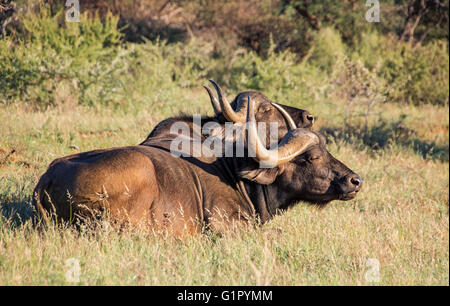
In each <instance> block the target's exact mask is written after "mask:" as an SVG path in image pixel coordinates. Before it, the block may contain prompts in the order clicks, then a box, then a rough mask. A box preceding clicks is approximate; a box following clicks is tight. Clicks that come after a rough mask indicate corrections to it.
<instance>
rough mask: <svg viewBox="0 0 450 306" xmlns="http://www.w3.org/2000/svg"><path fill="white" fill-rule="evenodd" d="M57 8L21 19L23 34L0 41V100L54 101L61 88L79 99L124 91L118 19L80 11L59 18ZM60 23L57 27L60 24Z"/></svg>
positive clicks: (102, 98)
mask: <svg viewBox="0 0 450 306" xmlns="http://www.w3.org/2000/svg"><path fill="white" fill-rule="evenodd" d="M63 17H64V16H63V14H62V11H60V13H57V14H56V15H54V16H51V15H50V13H49V10H48V9H47V8H45V7H44V6H42V7H41V8H40V11H39V13H37V14H33V13H28V14H27V15H26V16H24V18H23V25H24V29H25V31H26V33H25V35H24V37H20V38H17V39H14V38H12V37H7V38H5V39H4V40H0V87H1V88H2V91H1V92H0V99H1V100H2V101H3V102H11V101H14V100H22V101H25V102H34V103H36V104H37V105H40V106H45V105H48V104H56V103H58V101H59V98H60V97H61V96H64V95H65V94H67V93H66V92H65V93H63V95H61V91H67V90H69V91H70V92H69V93H68V95H70V96H72V98H74V99H75V100H76V101H75V103H80V104H89V105H92V104H95V103H107V102H109V101H112V100H114V99H117V98H118V96H121V94H122V93H123V92H122V91H121V87H122V84H121V78H120V75H121V74H122V73H123V72H124V71H125V70H126V69H127V68H128V66H127V56H128V53H129V51H128V50H127V49H125V48H123V46H122V45H121V42H120V38H121V34H120V32H119V30H118V29H117V18H116V17H114V16H112V15H107V16H106V17H105V19H104V20H100V19H99V18H98V17H94V18H87V16H86V15H82V16H81V18H82V21H81V22H74V23H64V20H63ZM60 24H62V26H61V25H60Z"/></svg>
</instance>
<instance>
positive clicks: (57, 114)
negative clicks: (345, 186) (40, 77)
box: [0, 89, 449, 285]
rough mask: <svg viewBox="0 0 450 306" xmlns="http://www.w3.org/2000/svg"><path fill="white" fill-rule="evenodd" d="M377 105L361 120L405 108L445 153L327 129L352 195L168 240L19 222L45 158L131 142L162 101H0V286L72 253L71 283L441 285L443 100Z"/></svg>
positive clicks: (183, 95)
mask: <svg viewBox="0 0 450 306" xmlns="http://www.w3.org/2000/svg"><path fill="white" fill-rule="evenodd" d="M179 95H180V101H181V102H180V103H181V104H182V103H185V104H183V105H184V106H183V107H181V109H182V110H184V111H186V112H188V113H189V112H190V113H193V112H202V113H207V112H208V113H210V114H211V113H212V112H211V110H210V106H209V104H208V103H209V102H208V98H207V95H206V94H205V93H203V91H201V90H200V89H195V90H180V94H179ZM230 96H231V94H230ZM187 101H194V102H191V103H187ZM280 102H281V101H280ZM289 102H291V103H290V104H294V105H296V106H298V107H299V106H301V105H298V104H297V103H293V102H292V101H286V102H285V103H289ZM302 106H303V107H304V108H306V109H308V110H310V111H311V112H312V113H313V114H314V115H316V116H318V117H319V120H318V121H317V129H321V128H324V127H339V126H340V125H341V124H342V117H341V116H338V115H336V114H340V113H339V112H337V111H336V112H335V113H334V115H333V114H331V113H330V112H329V111H328V110H329V109H333V107H334V106H333V105H332V107H330V106H329V105H328V106H327V105H314V104H308V103H305V105H302ZM335 108H337V106H336V107H335ZM382 110H385V113H383V114H382V115H381V116H373V117H371V122H370V125H371V126H375V125H376V124H377V122H376V121H377V120H385V121H387V122H394V121H395V120H398V119H399V118H400V116H401V115H402V114H403V115H406V119H405V124H406V126H407V127H408V128H410V129H414V130H415V131H417V133H416V134H415V136H414V137H418V138H419V139H421V140H423V141H427V142H430V143H431V142H433V141H434V142H435V143H436V144H438V145H440V146H443V147H444V148H446V150H447V159H446V158H444V159H442V158H437V157H436V156H434V155H433V154H430V155H428V156H425V157H424V156H423V155H422V154H421V152H419V151H418V150H414V149H413V148H411V147H409V146H408V143H407V142H405V144H403V145H402V144H398V143H392V144H390V145H389V146H386V147H384V148H381V149H378V150H373V149H372V148H370V147H367V146H364V144H361V143H359V142H358V141H357V140H355V141H349V140H348V139H346V138H345V137H335V138H331V139H329V150H330V152H332V153H333V154H334V155H335V156H336V157H337V158H338V159H340V160H342V161H343V162H344V163H345V164H347V165H348V166H349V167H350V168H352V169H354V170H355V171H356V172H358V173H359V174H360V175H361V176H362V177H363V178H364V187H363V189H362V191H361V192H360V193H359V194H358V197H357V198H356V199H355V200H352V201H349V202H341V201H335V202H333V203H332V204H330V205H329V206H327V207H325V208H323V209H319V208H317V207H314V206H310V205H308V204H307V203H299V204H298V205H297V206H296V207H294V208H293V209H290V210H289V211H287V212H286V213H284V214H282V215H280V216H277V217H275V219H274V220H272V221H271V222H269V223H267V224H266V225H264V226H261V227H257V228H255V229H252V230H248V229H247V230H238V231H237V232H232V233H225V234H224V235H222V236H219V235H216V234H203V235H198V236H194V237H190V238H185V239H184V240H176V239H174V238H171V237H160V236H155V235H153V234H152V233H148V232H144V231H140V230H130V231H128V230H125V231H122V232H118V231H116V230H114V229H113V228H110V227H107V226H106V227H102V229H98V230H95V231H94V232H92V231H85V232H83V231H82V232H81V233H80V232H78V231H76V230H75V229H73V228H67V227H55V226H50V227H49V228H47V229H44V230H42V231H37V230H35V229H33V228H32V227H31V226H30V224H29V221H27V218H28V217H29V216H30V214H31V213H32V210H31V207H30V196H31V192H32V190H33V188H34V185H35V184H36V183H37V180H38V179H39V176H40V175H41V174H42V173H43V172H44V171H45V169H46V168H47V166H48V164H49V163H50V162H51V161H52V160H53V159H55V158H56V157H60V156H63V155H67V154H71V153H75V152H78V151H87V150H91V149H97V148H106V147H112V146H124V145H134V144H138V143H139V142H141V141H142V140H143V139H144V138H145V137H146V136H147V134H148V133H149V132H150V131H151V129H152V127H153V126H154V125H155V124H156V123H157V122H158V121H159V120H161V119H163V118H165V117H167V116H170V115H172V114H174V112H173V111H172V110H171V108H170V109H167V108H166V107H165V106H164V105H162V106H161V107H160V108H159V109H156V110H155V109H154V108H148V109H146V108H145V107H140V108H136V110H135V111H128V112H125V111H120V110H116V111H113V110H111V109H110V108H107V107H104V108H100V109H97V110H94V109H92V108H84V107H77V108H74V109H69V110H67V109H49V110H46V111H39V112H36V111H33V112H32V111H29V110H27V109H26V108H24V107H22V106H8V107H3V108H2V109H1V110H0V122H1V124H0V135H1V138H0V149H2V151H0V205H1V210H2V212H3V215H4V217H3V218H1V219H0V220H1V221H0V284H2V285H17V284H43V285H47V284H51V285H53V284H70V283H68V282H67V281H66V273H67V271H68V270H69V269H70V265H69V266H66V261H67V260H68V259H70V258H75V259H77V260H79V262H80V266H81V274H80V283H77V284H81V285H88V284H89V285H101V284H102V285H113V284H123V285H131V284H133V285H134V284H139V285H175V284H179V285H256V284H258V285H264V284H272V285H317V284H318V285H329V284H331V285H448V284H449V276H448V275H449V218H448V203H449V202H448V201H449V194H448V187H449V186H448V184H449V172H448V171H449V163H448V109H447V108H442V107H431V106H430V107H424V108H420V109H419V108H415V107H410V106H401V107H400V106H398V105H392V104H384V105H381V106H379V108H378V109H377V111H382ZM380 118H381V119H380ZM430 118H433V120H431V119H430ZM355 137H356V136H355ZM13 149H14V150H15V152H14V153H11V154H10V155H9V157H8V158H5V157H6V156H7V155H8V153H10V152H11V151H12V150H13ZM8 217H11V218H10V219H9V220H7V218H8ZM20 218H22V219H23V220H20ZM23 222H25V225H20V224H21V223H23ZM370 258H375V259H376V260H378V261H379V263H380V269H379V272H380V282H375V283H370V282H367V280H366V273H367V272H368V271H369V269H370V268H371V267H369V266H367V263H368V259H370Z"/></svg>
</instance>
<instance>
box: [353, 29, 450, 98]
mask: <svg viewBox="0 0 450 306" xmlns="http://www.w3.org/2000/svg"><path fill="white" fill-rule="evenodd" d="M356 50H357V51H356V52H355V54H354V56H353V57H354V58H359V59H361V60H362V61H363V62H364V64H365V65H366V66H367V67H369V68H370V69H376V70H377V71H378V75H379V76H380V77H381V78H384V79H385V80H386V82H387V83H388V84H390V86H391V87H392V90H391V91H390V93H389V95H388V101H391V102H398V103H409V104H416V105H418V104H425V103H430V104H436V105H448V101H449V98H448V92H449V83H448V78H449V57H448V42H447V41H439V40H436V41H433V42H430V43H428V44H427V45H424V46H419V47H417V48H413V47H412V46H411V45H410V44H407V43H403V42H398V41H396V40H395V39H392V38H388V37H386V36H381V35H380V34H378V33H376V32H370V33H364V34H363V35H362V40H361V42H360V44H359V46H358V47H357V49H356Z"/></svg>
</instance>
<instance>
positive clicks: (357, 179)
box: [350, 177, 362, 187]
mask: <svg viewBox="0 0 450 306" xmlns="http://www.w3.org/2000/svg"><path fill="white" fill-rule="evenodd" d="M350 183H352V184H353V185H355V186H356V187H359V186H360V185H361V183H362V179H361V178H360V177H352V178H351V179H350Z"/></svg>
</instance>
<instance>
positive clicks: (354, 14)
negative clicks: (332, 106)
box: [0, 0, 449, 106]
mask: <svg viewBox="0 0 450 306" xmlns="http://www.w3.org/2000/svg"><path fill="white" fill-rule="evenodd" d="M1 3H2V4H1V7H0V37H1V38H0V50H1V55H0V88H2V90H1V92H0V101H1V102H3V103H5V102H6V103H10V102H12V101H15V100H21V101H23V100H25V101H31V102H32V103H34V104H36V105H40V106H42V105H44V106H45V105H48V104H55V103H58V101H57V100H58V98H57V97H56V98H55V96H57V95H58V94H57V91H58V89H57V88H55V87H54V85H52V84H48V83H50V82H49V80H54V79H56V80H63V83H64V82H65V83H67V84H63V85H64V86H65V87H68V88H72V90H73V91H74V92H77V93H78V94H77V96H76V97H75V100H76V101H75V103H82V104H96V103H106V102H113V103H120V101H122V100H126V99H127V97H129V96H130V95H129V93H128V92H127V90H126V88H124V87H125V86H124V84H127V83H128V82H127V80H125V78H126V77H133V76H136V75H139V74H143V73H149V71H148V69H145V67H142V66H145V64H143V63H142V61H141V59H142V58H147V57H150V58H153V57H155V56H157V57H158V56H160V59H161V60H164V59H167V60H168V62H169V64H173V65H168V67H166V68H165V69H164V71H159V73H160V74H161V75H164V74H166V73H167V74H168V77H169V79H171V80H173V81H176V82H177V83H178V85H181V86H185V87H186V86H187V87H189V86H191V87H192V86H199V83H200V82H202V81H203V80H204V79H205V78H215V79H217V80H218V81H220V83H221V84H223V85H225V86H226V87H228V88H231V89H233V90H240V89H242V88H254V89H266V90H267V88H271V87H277V88H286V89H289V88H290V87H292V84H287V83H288V82H286V80H283V77H284V76H283V75H282V76H280V78H279V80H276V78H277V75H278V74H279V73H282V74H283V73H284V72H285V71H287V70H289V71H288V72H287V73H288V74H289V77H291V76H294V79H293V80H292V83H297V84H299V83H301V81H298V80H295V72H298V71H299V69H297V68H298V67H299V66H302V67H301V68H303V69H307V70H314V71H313V72H311V71H310V73H314V74H315V75H316V78H317V79H319V78H322V79H323V80H325V82H324V83H328V84H329V83H332V82H333V81H334V80H335V78H332V79H329V77H330V76H333V74H335V73H336V72H339V71H341V70H342V69H341V67H340V65H339V64H340V62H343V61H346V62H350V63H351V64H355V65H356V66H358V67H359V68H361V69H367V71H368V72H369V73H372V72H373V73H374V74H375V78H376V79H377V81H380V82H381V83H384V84H385V85H383V86H382V88H380V89H379V92H382V93H383V94H384V96H385V97H386V99H385V100H387V101H394V102H398V103H411V104H427V103H431V104H438V105H448V90H449V87H448V64H449V62H448V35H449V34H448V25H449V18H448V1H437V0H405V1H401V0H396V1H380V9H381V12H380V16H381V20H380V22H379V23H369V22H367V21H366V20H365V18H364V15H365V13H366V11H367V10H368V9H369V7H368V6H365V1H362V0H361V1H358V0H346V1H331V2H330V1H307V0H297V1H289V0H263V1H259V0H258V1H257V0H250V1H243V0H233V1H213V0H194V1H185V0H178V1H177V0H154V1H150V0H147V1H145V0H124V1H118V0H116V1H114V0H110V1H105V0H93V1H83V0H81V1H80V6H81V12H82V14H83V16H82V18H83V20H84V22H81V23H80V24H79V25H74V24H68V23H66V22H64V9H65V7H64V3H65V1H61V0H60V1H56V0H49V1H42V0H41V1H39V0H22V1H9V0H1ZM135 43H138V44H139V45H141V46H135ZM155 45H157V46H158V47H156V48H155V47H154V46H155ZM72 46H74V47H73V48H72ZM130 49H133V50H130ZM25 50H27V53H28V55H29V54H31V53H33V54H32V55H33V57H30V56H28V55H27V54H24V53H25V52H24V51H25ZM58 60H60V62H58ZM154 60H155V61H157V60H158V59H154ZM49 61H53V62H54V64H55V65H54V66H52V65H50V64H49V63H48V62H49ZM277 61H278V62H277ZM280 61H281V62H280ZM300 64H302V65H300ZM283 65H286V67H283ZM267 66H271V68H273V69H272V70H271V71H269V70H267V71H261V69H262V68H263V67H267ZM272 66H273V67H272ZM306 66H308V67H306ZM65 68H67V70H65ZM147 68H148V67H147ZM96 69H99V70H101V71H98V70H96ZM277 69H278V70H280V71H277ZM124 72H126V73H125V74H126V75H125V76H124ZM302 72H303V71H302ZM298 73H300V72H298ZM333 77H334V76H333ZM280 80H281V81H280ZM93 82H95V83H96V84H92V83H93ZM344 82H345V80H344ZM380 82H379V83H380ZM153 83H155V82H153ZM341 83H342V82H341ZM386 84H387V85H389V86H387V85H386ZM94 87H97V88H94ZM100 87H101V88H100ZM157 87H158V86H157ZM55 92H56V94H55ZM106 92H108V94H107V93H106ZM269 92H270V90H269ZM94 97H95V99H94Z"/></svg>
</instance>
